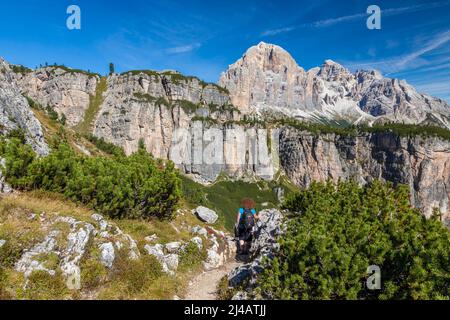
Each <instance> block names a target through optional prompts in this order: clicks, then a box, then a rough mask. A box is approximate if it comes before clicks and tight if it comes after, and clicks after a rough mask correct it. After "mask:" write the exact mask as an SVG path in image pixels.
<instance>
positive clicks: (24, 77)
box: [17, 67, 100, 126]
mask: <svg viewBox="0 0 450 320" xmlns="http://www.w3.org/2000/svg"><path fill="white" fill-rule="evenodd" d="M99 81H100V77H99V76H97V75H91V74H89V73H85V72H81V71H69V70H68V69H67V70H66V69H63V68H62V67H45V68H39V69H37V70H34V71H32V72H29V73H26V74H18V75H17V84H18V85H19V87H20V88H21V90H22V92H23V93H24V94H25V95H26V96H28V97H30V98H32V99H33V100H34V101H36V102H37V103H39V104H40V105H41V106H43V107H47V106H50V107H52V108H53V109H54V110H55V111H56V112H57V113H58V115H59V116H62V115H63V114H64V116H65V118H66V123H67V124H68V125H69V126H75V125H77V124H79V123H80V122H81V121H82V120H83V119H84V116H85V112H86V110H87V109H88V107H89V103H90V99H91V97H92V96H94V95H95V91H96V88H97V85H98V82H99Z"/></svg>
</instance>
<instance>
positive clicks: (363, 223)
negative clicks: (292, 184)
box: [258, 182, 450, 300]
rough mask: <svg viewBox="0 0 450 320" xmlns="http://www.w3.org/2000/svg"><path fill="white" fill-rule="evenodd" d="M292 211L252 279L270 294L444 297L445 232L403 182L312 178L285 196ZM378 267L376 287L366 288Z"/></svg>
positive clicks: (448, 273) (448, 249) (448, 259)
mask: <svg viewBox="0 0 450 320" xmlns="http://www.w3.org/2000/svg"><path fill="white" fill-rule="evenodd" d="M284 207H285V209H288V210H290V211H291V212H295V214H294V217H293V218H292V219H291V220H289V223H288V227H287V232H286V234H285V235H284V236H283V237H281V239H280V250H279V252H277V253H276V256H275V258H274V259H273V260H271V261H267V266H266V268H264V271H263V273H262V275H261V277H260V278H259V280H258V284H259V287H260V294H261V295H263V296H265V297H269V298H275V299H352V300H353V299H449V285H450V233H449V231H448V230H447V229H446V228H445V227H444V226H443V224H442V223H441V221H439V218H438V215H436V216H435V217H434V218H431V219H426V218H425V217H424V216H423V215H422V214H421V213H420V212H419V211H418V210H417V209H414V208H413V207H412V206H411V205H410V197H409V191H408V188H407V187H406V186H398V187H396V188H393V187H392V185H390V184H383V183H381V182H375V183H373V184H372V185H370V186H368V187H360V186H358V185H357V184H356V183H354V182H340V183H338V184H337V186H336V185H334V184H333V183H330V182H329V183H314V184H312V186H311V187H310V188H309V189H307V190H304V191H301V192H299V193H297V194H294V195H292V196H290V197H289V198H288V199H287V200H286V202H285V204H284ZM371 265H377V266H379V267H380V268H381V279H382V289H381V290H378V291H370V290H368V289H367V288H366V280H367V278H368V276H369V275H368V274H367V268H368V267H369V266H371Z"/></svg>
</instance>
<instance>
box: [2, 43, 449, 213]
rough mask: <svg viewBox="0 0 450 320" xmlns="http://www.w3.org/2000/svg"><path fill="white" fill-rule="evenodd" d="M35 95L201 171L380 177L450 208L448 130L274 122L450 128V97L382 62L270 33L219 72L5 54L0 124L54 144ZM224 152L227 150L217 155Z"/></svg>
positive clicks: (40, 144) (108, 133)
mask: <svg viewBox="0 0 450 320" xmlns="http://www.w3.org/2000/svg"><path fill="white" fill-rule="evenodd" d="M27 98H28V99H27ZM30 101H35V102H36V103H38V104H40V105H42V106H49V107H51V108H52V109H53V110H54V111H56V112H57V113H58V114H59V115H60V116H62V115H64V117H65V118H66V125H67V126H68V127H72V128H73V130H75V131H77V130H78V129H79V128H80V127H83V128H88V130H87V131H88V132H83V134H84V133H92V134H94V135H95V136H96V137H98V138H103V139H105V140H106V141H108V142H111V143H114V144H116V145H118V146H121V147H123V148H124V150H125V152H126V153H127V154H131V153H133V152H134V151H136V150H137V149H138V146H139V145H140V144H141V143H142V144H144V146H145V147H146V148H147V150H148V151H149V152H151V153H152V154H153V155H154V156H155V157H158V158H162V159H171V160H173V161H174V162H175V163H176V164H177V165H178V167H179V168H180V169H181V170H182V171H183V172H184V173H186V174H189V175H190V176H191V177H193V178H195V179H196V180H198V181H201V182H204V183H211V182H214V181H215V180H216V179H217V178H218V177H219V176H220V175H222V174H226V175H227V176H228V177H229V178H232V179H255V178H262V179H266V180H272V179H274V178H275V177H276V176H277V174H278V173H279V172H282V173H284V174H285V175H286V176H287V177H288V178H289V179H290V180H291V181H292V182H293V183H295V184H296V185H297V186H299V187H306V186H308V185H309V184H310V183H311V182H312V181H316V180H317V181H323V180H327V179H332V180H334V181H337V180H338V179H340V178H341V179H349V178H354V179H356V180H357V181H360V182H361V183H367V182H370V181H371V180H372V179H383V180H387V181H392V182H394V183H404V184H407V185H409V186H410V189H411V194H412V203H413V204H414V205H416V206H417V207H419V208H421V209H422V210H423V212H424V213H425V214H426V215H427V216H429V215H431V212H432V210H433V208H438V209H440V210H441V212H443V213H444V215H445V216H446V217H447V218H450V212H449V203H450V142H449V141H448V140H445V139H442V138H436V137H400V136H398V135H396V134H394V133H392V132H379V133H369V132H366V133H361V134H359V135H356V136H345V135H339V134H313V133H311V132H308V131H305V130H300V129H295V128H292V127H288V126H282V127H279V126H278V127H275V126H273V125H271V124H270V123H269V122H270V121H272V120H273V119H276V118H294V119H300V120H305V121H311V122H321V123H326V124H333V125H336V124H342V123H346V124H348V123H352V124H363V123H364V124H369V125H371V124H374V123H383V122H398V123H407V124H417V125H425V124H427V125H430V124H432V125H435V126H440V127H442V128H446V129H449V128H450V107H449V105H448V104H447V103H446V102H445V101H443V100H441V99H437V98H433V97H430V96H428V95H425V94H421V93H418V92H417V91H416V90H415V89H414V88H413V87H412V86H410V85H409V84H407V83H406V82H405V81H401V80H397V79H388V78H384V77H382V76H381V74H380V73H378V72H376V71H358V72H356V73H351V72H349V71H348V70H346V69H345V68H344V67H343V66H341V65H339V64H337V63H335V62H333V61H331V60H327V61H325V63H324V64H323V65H322V66H321V67H318V68H314V69H311V70H309V71H305V70H304V69H303V68H301V67H300V66H299V65H298V64H297V63H296V62H295V60H294V59H293V58H292V57H291V55H290V54H289V53H288V52H286V51H285V50H284V49H282V48H280V47H278V46H275V45H271V44H265V43H260V44H259V45H257V46H254V47H252V48H250V49H249V50H248V51H247V52H246V53H245V55H244V56H243V57H242V58H241V59H239V60H238V61H237V62H236V63H234V64H232V65H231V66H230V67H229V69H228V70H227V71H226V72H224V73H223V74H222V76H221V78H220V81H219V83H218V84H213V83H205V82H203V81H201V80H200V79H198V78H196V77H188V76H184V75H182V74H180V73H178V72H175V71H161V72H156V71H148V70H142V71H129V72H125V73H122V74H112V75H110V76H108V77H101V76H99V75H96V74H92V73H89V72H85V71H81V70H73V69H69V68H66V67H63V66H48V67H44V68H39V69H37V70H28V69H19V70H18V68H17V67H16V68H15V66H12V65H9V64H8V63H6V62H5V61H3V60H0V132H1V133H2V134H6V133H7V132H10V131H11V130H13V129H15V128H22V129H23V130H24V131H25V133H26V136H27V140H28V141H29V142H30V144H31V145H32V146H33V148H34V149H35V151H37V152H38V153H39V154H41V155H45V154H46V153H48V150H49V148H48V146H47V144H46V143H45V141H44V133H43V130H42V127H41V125H40V123H39V121H38V120H37V119H36V118H35V117H34V115H33V111H32V109H31V108H30V106H29V103H30ZM211 145H214V146H215V148H213V149H212V150H210V149H211V148H210V146H211ZM215 157H219V158H220V157H221V159H222V161H210V160H211V158H213V159H214V158H215Z"/></svg>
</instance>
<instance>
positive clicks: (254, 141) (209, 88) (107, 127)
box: [94, 71, 275, 182]
mask: <svg viewBox="0 0 450 320" xmlns="http://www.w3.org/2000/svg"><path fill="white" fill-rule="evenodd" d="M239 120H240V113H239V112H238V110H237V109H236V108H234V107H233V106H231V105H230V100H229V97H228V94H227V92H226V91H225V90H224V89H222V88H221V87H219V86H217V85H214V84H205V83H203V82H201V81H200V80H198V79H197V78H193V77H184V76H181V75H179V74H176V73H156V72H150V71H146V72H144V71H142V72H129V73H127V74H123V75H113V76H111V77H109V78H108V88H107V90H106V92H105V94H104V102H103V104H102V106H101V110H100V112H99V115H98V117H97V120H96V122H95V130H94V133H95V135H96V136H97V137H100V138H104V139H105V140H106V141H109V142H112V143H114V144H116V145H119V146H122V147H123V148H124V150H125V152H126V153H127V154H131V153H132V152H135V151H136V150H137V149H138V146H139V142H142V143H143V144H144V145H145V147H146V149H147V150H148V151H149V152H151V153H152V154H153V155H154V156H155V157H158V158H162V159H171V160H173V161H174V162H175V164H176V165H177V166H178V167H179V168H181V169H182V170H183V171H184V172H185V173H188V174H192V176H193V177H196V178H197V179H198V180H200V181H202V182H212V181H214V180H216V179H217V177H218V176H219V175H220V174H221V172H222V171H225V172H226V173H227V174H229V175H230V176H231V177H235V178H240V177H243V176H245V175H246V174H248V175H256V176H259V177H262V178H264V179H271V178H272V177H273V175H274V174H275V170H274V168H273V164H272V163H271V162H270V159H269V161H268V160H267V159H268V158H270V155H269V152H268V149H267V145H268V143H267V135H266V133H265V132H263V131H262V130H259V131H258V129H257V128H255V127H251V126H250V127H249V126H244V125H240V124H239V122H238V121H239ZM241 136H242V138H241ZM238 138H239V139H238ZM218 158H219V160H217V159H218Z"/></svg>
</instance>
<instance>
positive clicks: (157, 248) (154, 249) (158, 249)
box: [144, 243, 164, 259]
mask: <svg viewBox="0 0 450 320" xmlns="http://www.w3.org/2000/svg"><path fill="white" fill-rule="evenodd" d="M144 249H145V251H147V253H148V254H149V255H152V256H155V257H156V258H158V259H160V258H162V257H163V256H164V246H163V245H162V244H159V243H158V244H155V245H154V246H150V245H148V244H146V245H145V246H144Z"/></svg>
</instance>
